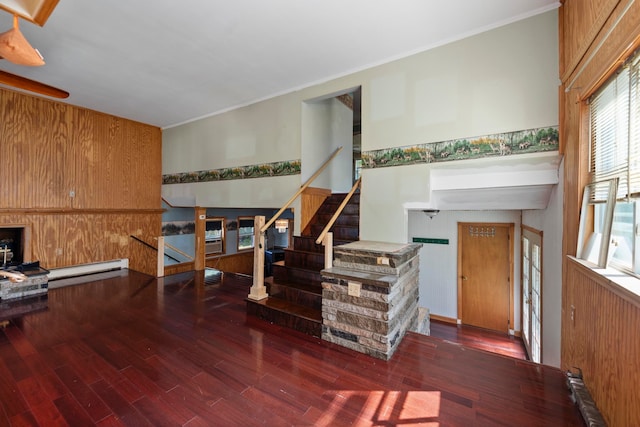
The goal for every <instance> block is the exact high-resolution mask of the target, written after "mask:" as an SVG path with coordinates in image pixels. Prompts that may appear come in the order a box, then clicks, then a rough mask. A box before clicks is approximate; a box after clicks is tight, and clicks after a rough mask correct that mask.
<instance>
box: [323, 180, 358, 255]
mask: <svg viewBox="0 0 640 427" xmlns="http://www.w3.org/2000/svg"><path fill="white" fill-rule="evenodd" d="M361 179H362V178H358V180H357V181H356V183H355V184H353V187H351V191H349V193H348V194H347V196H346V197H345V198H344V200H343V201H342V203H340V206H338V209H337V210H336V212H335V213H334V214H333V216H332V217H331V219H330V220H329V222H328V223H327V225H326V226H325V227H324V229H323V230H322V233H320V236H318V239H317V240H316V244H318V245H319V244H320V243H322V241H323V240H324V237H325V236H326V234H327V233H328V232H329V230H330V229H331V227H333V224H334V223H335V222H336V220H337V219H338V217H339V216H340V214H341V213H342V211H343V210H344V207H345V206H347V203H349V200H351V196H353V193H355V192H356V190H357V189H358V187H360V180H361Z"/></svg>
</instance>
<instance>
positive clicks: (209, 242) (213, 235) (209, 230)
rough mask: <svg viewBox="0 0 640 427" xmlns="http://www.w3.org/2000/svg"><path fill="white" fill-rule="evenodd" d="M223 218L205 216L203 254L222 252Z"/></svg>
mask: <svg viewBox="0 0 640 427" xmlns="http://www.w3.org/2000/svg"><path fill="white" fill-rule="evenodd" d="M224 223H225V221H224V218H207V219H206V220H205V223H204V224H205V225H204V254H205V256H207V255H213V254H223V253H224V228H225V226H224Z"/></svg>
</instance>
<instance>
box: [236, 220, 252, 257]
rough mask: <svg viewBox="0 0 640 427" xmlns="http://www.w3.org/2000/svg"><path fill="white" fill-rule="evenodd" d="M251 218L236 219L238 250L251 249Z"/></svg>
mask: <svg viewBox="0 0 640 427" xmlns="http://www.w3.org/2000/svg"><path fill="white" fill-rule="evenodd" d="M253 239H254V235H253V217H250V216H241V217H238V250H239V251H242V250H244V249H251V248H253V245H254V242H253Z"/></svg>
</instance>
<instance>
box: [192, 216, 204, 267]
mask: <svg viewBox="0 0 640 427" xmlns="http://www.w3.org/2000/svg"><path fill="white" fill-rule="evenodd" d="M195 217H196V218H195V222H196V252H195V258H194V263H193V268H194V269H195V270H196V271H198V270H204V268H205V262H204V261H205V260H204V228H205V223H206V219H207V209H206V208H203V207H200V206H196V207H195Z"/></svg>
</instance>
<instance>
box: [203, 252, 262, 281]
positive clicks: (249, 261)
mask: <svg viewBox="0 0 640 427" xmlns="http://www.w3.org/2000/svg"><path fill="white" fill-rule="evenodd" d="M206 265H207V267H211V268H216V269H218V270H220V271H224V272H227V273H240V274H247V275H249V276H252V275H253V251H243V252H238V253H235V254H230V255H220V256H217V257H211V258H207V260H206Z"/></svg>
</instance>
